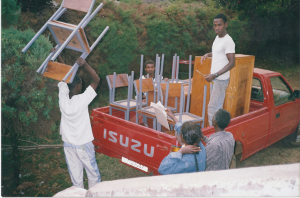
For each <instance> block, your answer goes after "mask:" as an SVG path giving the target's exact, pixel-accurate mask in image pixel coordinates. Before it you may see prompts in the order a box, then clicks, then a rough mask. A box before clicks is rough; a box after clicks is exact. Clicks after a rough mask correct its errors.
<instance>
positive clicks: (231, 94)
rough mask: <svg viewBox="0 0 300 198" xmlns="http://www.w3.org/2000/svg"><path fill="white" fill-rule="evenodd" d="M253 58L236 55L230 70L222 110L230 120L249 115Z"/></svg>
mask: <svg viewBox="0 0 300 198" xmlns="http://www.w3.org/2000/svg"><path fill="white" fill-rule="evenodd" d="M254 59H255V57H254V56H250V55H242V54H237V55H236V57H235V67H234V68H232V69H231V70H230V81H229V84H228V88H227V90H226V96H225V100H224V105H223V108H224V109H226V110H227V111H229V113H230V115H231V117H232V118H234V117H237V116H239V115H243V114H246V113H249V109H250V100H251V88H252V80H253V70H254Z"/></svg>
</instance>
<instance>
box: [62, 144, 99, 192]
mask: <svg viewBox="0 0 300 198" xmlns="http://www.w3.org/2000/svg"><path fill="white" fill-rule="evenodd" d="M64 152H65V156H66V161H67V165H68V170H69V174H70V177H71V180H72V183H73V185H74V186H77V187H80V188H84V184H83V168H85V171H86V174H87V177H88V183H89V188H91V187H93V186H94V185H95V184H97V183H99V182H101V176H100V172H99V169H98V165H97V162H96V156H95V148H94V144H93V143H92V142H89V143H86V144H83V145H79V146H78V145H72V144H70V143H66V142H64Z"/></svg>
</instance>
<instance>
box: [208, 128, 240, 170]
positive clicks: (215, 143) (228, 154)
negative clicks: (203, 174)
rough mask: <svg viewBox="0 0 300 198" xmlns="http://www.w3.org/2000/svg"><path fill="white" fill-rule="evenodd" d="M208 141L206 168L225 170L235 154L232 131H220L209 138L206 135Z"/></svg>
mask: <svg viewBox="0 0 300 198" xmlns="http://www.w3.org/2000/svg"><path fill="white" fill-rule="evenodd" d="M204 141H205V143H206V146H205V149H206V169H205V171H209V170H224V169H229V166H230V161H231V158H232V156H233V151H234V144H235V140H234V138H233V135H232V134H231V133H230V132H226V131H219V132H217V133H214V134H213V135H211V136H210V137H209V138H207V137H204Z"/></svg>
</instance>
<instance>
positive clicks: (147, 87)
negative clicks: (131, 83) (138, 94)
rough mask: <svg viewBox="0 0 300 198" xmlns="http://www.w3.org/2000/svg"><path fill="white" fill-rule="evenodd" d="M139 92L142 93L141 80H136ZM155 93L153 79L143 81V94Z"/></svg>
mask: <svg viewBox="0 0 300 198" xmlns="http://www.w3.org/2000/svg"><path fill="white" fill-rule="evenodd" d="M135 83H136V87H137V90H138V91H140V80H139V79H138V80H135ZM149 91H154V86H153V79H152V78H146V79H142V92H149Z"/></svg>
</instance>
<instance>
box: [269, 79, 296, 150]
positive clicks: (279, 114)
mask: <svg viewBox="0 0 300 198" xmlns="http://www.w3.org/2000/svg"><path fill="white" fill-rule="evenodd" d="M270 81H271V85H272V91H273V93H271V94H273V100H274V103H273V104H274V112H273V115H272V117H273V118H272V122H273V124H272V126H271V132H270V136H269V141H268V144H267V146H269V145H271V144H273V143H275V142H277V141H278V140H280V139H282V138H283V137H285V136H287V135H289V134H290V133H292V131H293V130H294V129H295V127H296V126H297V125H298V121H297V117H298V103H297V102H296V101H295V99H294V98H293V92H292V89H291V88H290V87H289V85H288V84H287V82H286V81H285V80H284V79H283V78H282V77H280V76H275V77H270ZM270 98H271V99H272V96H271V97H270Z"/></svg>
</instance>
